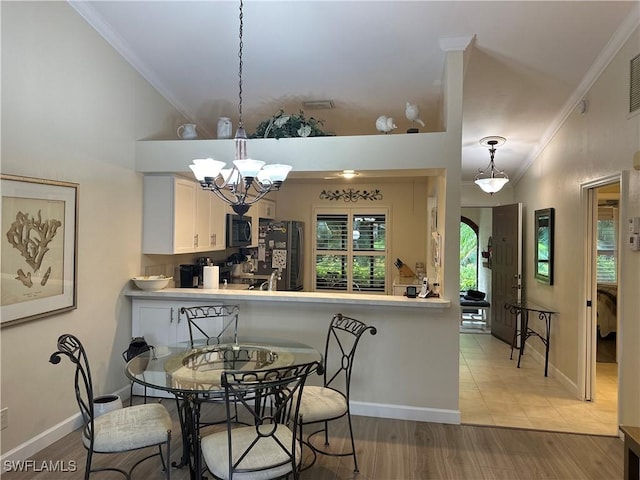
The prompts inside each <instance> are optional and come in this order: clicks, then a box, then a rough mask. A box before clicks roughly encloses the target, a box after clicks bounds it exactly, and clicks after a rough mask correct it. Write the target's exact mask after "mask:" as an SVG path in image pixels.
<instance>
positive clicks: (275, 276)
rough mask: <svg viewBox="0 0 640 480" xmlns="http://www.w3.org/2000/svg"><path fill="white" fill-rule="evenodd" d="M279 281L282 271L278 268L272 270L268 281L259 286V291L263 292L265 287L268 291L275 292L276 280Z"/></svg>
mask: <svg viewBox="0 0 640 480" xmlns="http://www.w3.org/2000/svg"><path fill="white" fill-rule="evenodd" d="M281 279H282V270H281V269H279V268H276V269H274V270H273V272H271V275H269V280H267V281H266V282H262V284H261V285H260V290H264V287H265V286H266V287H267V290H268V291H270V292H275V291H276V290H277V287H278V280H281Z"/></svg>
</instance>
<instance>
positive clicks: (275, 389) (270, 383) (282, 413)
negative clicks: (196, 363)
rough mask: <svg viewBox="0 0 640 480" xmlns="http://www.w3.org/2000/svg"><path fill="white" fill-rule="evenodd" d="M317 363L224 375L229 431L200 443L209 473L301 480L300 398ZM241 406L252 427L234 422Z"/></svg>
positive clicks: (243, 477)
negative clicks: (238, 407) (237, 406)
mask: <svg viewBox="0 0 640 480" xmlns="http://www.w3.org/2000/svg"><path fill="white" fill-rule="evenodd" d="M316 368H318V364H317V363H316V362H313V363H308V364H303V365H291V366H285V367H279V368H272V369H269V370H253V371H246V370H245V371H227V372H223V373H222V385H223V386H224V389H225V403H226V410H227V422H226V423H227V428H226V429H225V430H223V431H219V432H216V433H213V434H211V435H207V436H205V437H204V438H202V440H201V441H200V445H201V451H202V457H203V458H204V461H205V463H206V466H207V468H208V469H209V471H210V472H211V473H212V474H213V475H214V476H215V477H216V478H220V479H225V480H226V479H232V478H234V479H257V480H263V479H264V480H266V479H271V478H281V477H284V476H289V475H292V476H293V478H294V479H297V478H299V475H300V466H301V463H302V462H301V454H302V448H301V440H302V437H301V435H302V430H301V427H300V424H299V416H298V407H299V405H300V395H301V392H303V391H304V389H303V387H304V384H305V381H306V379H307V376H308V375H309V373H310V372H312V371H314V370H315V369H316ZM236 403H238V404H240V405H241V406H242V407H244V408H243V411H244V412H245V413H246V414H247V415H248V416H249V419H248V421H247V422H246V424H247V426H243V427H239V426H238V424H237V423H236V421H235V406H236Z"/></svg>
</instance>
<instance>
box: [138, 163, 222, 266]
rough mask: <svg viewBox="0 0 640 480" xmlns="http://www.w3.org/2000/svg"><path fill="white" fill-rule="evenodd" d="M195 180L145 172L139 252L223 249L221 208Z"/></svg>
mask: <svg viewBox="0 0 640 480" xmlns="http://www.w3.org/2000/svg"><path fill="white" fill-rule="evenodd" d="M220 203H221V202H220V201H219V200H217V199H216V198H214V196H213V195H212V194H211V192H208V191H205V190H202V188H201V187H200V185H199V184H198V183H196V182H192V181H190V180H186V179H184V178H180V177H176V176H174V175H145V177H144V194H143V207H142V208H143V218H142V221H143V227H142V253H145V254H180V253H194V252H206V251H213V250H224V248H225V239H224V235H225V231H224V229H225V216H224V207H223V206H221V205H220Z"/></svg>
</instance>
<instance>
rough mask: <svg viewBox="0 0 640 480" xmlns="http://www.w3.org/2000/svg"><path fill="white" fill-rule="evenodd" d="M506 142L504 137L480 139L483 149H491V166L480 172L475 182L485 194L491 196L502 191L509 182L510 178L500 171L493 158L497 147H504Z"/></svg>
mask: <svg viewBox="0 0 640 480" xmlns="http://www.w3.org/2000/svg"><path fill="white" fill-rule="evenodd" d="M506 141H507V140H506V138H504V137H495V136H494V137H484V138H482V139H480V145H482V146H483V147H489V154H490V155H491V160H490V161H489V165H487V168H485V169H484V170H480V171H479V172H478V174H477V175H476V178H475V181H474V182H475V184H476V185H478V186H479V187H480V188H481V189H482V190H483V191H484V192H486V193H489V194H491V195H493V194H494V193H496V192H499V191H500V190H502V187H504V186H505V185H506V184H507V182H508V181H509V177H508V176H507V174H506V173H504V172H503V171H501V170H498V169H497V168H496V166H495V164H494V163H493V157H494V155H495V153H496V147H499V146H500V145H504V142H506Z"/></svg>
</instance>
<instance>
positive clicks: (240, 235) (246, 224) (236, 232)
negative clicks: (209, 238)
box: [227, 213, 251, 248]
mask: <svg viewBox="0 0 640 480" xmlns="http://www.w3.org/2000/svg"><path fill="white" fill-rule="evenodd" d="M249 245H251V218H250V217H246V216H242V217H241V216H240V215H232V214H229V213H228V214H227V248H229V247H246V246H249Z"/></svg>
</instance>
